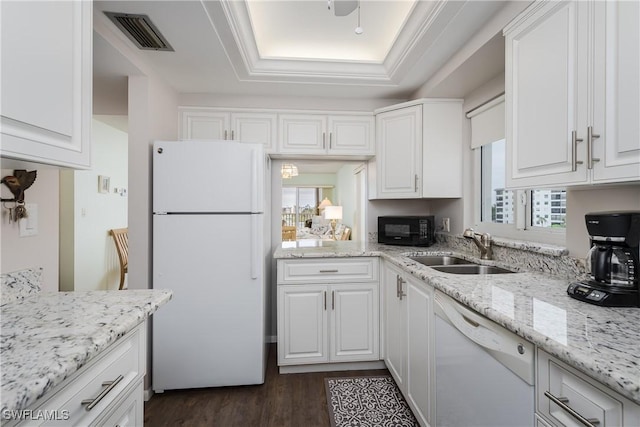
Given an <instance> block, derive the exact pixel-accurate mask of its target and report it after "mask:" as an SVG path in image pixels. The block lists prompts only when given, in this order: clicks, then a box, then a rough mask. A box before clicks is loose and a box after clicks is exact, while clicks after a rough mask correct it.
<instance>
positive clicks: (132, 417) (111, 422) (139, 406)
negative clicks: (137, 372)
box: [96, 379, 144, 427]
mask: <svg viewBox="0 0 640 427" xmlns="http://www.w3.org/2000/svg"><path fill="white" fill-rule="evenodd" d="M96 425H99V426H105V427H111V426H117V427H139V426H142V425H144V389H143V384H142V379H140V381H138V385H137V386H136V388H134V389H133V390H131V391H130V392H129V394H128V395H127V396H126V397H125V398H124V399H123V400H122V401H121V402H119V403H118V405H117V407H116V408H115V409H114V410H113V412H112V413H111V414H109V415H108V416H107V418H105V419H104V420H100V421H98V423H96Z"/></svg>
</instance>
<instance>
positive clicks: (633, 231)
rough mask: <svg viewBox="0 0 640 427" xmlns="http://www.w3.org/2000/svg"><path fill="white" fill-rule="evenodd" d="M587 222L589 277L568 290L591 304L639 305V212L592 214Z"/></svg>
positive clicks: (586, 216) (613, 305) (586, 218)
mask: <svg viewBox="0 0 640 427" xmlns="http://www.w3.org/2000/svg"><path fill="white" fill-rule="evenodd" d="M585 221H586V225H587V231H588V232H589V236H590V239H591V249H590V250H589V253H588V255H587V268H588V269H589V276H590V280H587V281H581V282H577V283H572V284H571V285H569V288H568V289H567V293H568V294H569V295H570V296H571V297H573V298H576V299H579V300H582V301H586V302H589V303H592V304H598V305H603V306H610V307H640V284H639V280H638V273H639V271H638V270H639V269H640V260H639V258H640V249H639V246H640V212H601V213H590V214H587V215H585Z"/></svg>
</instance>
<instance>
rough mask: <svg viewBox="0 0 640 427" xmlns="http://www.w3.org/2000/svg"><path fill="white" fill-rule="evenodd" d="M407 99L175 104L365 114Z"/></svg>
mask: <svg viewBox="0 0 640 427" xmlns="http://www.w3.org/2000/svg"><path fill="white" fill-rule="evenodd" d="M404 101H406V99H361V98H310V97H291V96H278V97H272V96H246V95H224V94H215V95H214V94H204V93H181V94H180V95H179V99H178V102H179V103H180V105H181V106H189V107H221V108H222V107H228V108H268V109H295V110H331V111H365V112H372V111H373V110H375V109H376V108H381V107H386V106H388V105H393V104H398V103H401V102H404Z"/></svg>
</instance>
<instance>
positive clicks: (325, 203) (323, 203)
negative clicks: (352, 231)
mask: <svg viewBox="0 0 640 427" xmlns="http://www.w3.org/2000/svg"><path fill="white" fill-rule="evenodd" d="M327 206H333V203H331V200H329V199H328V198H326V197H325V198H324V199H322V201H321V202H320V204H319V205H318V209H324V208H326V207H327Z"/></svg>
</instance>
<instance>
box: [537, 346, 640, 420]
mask: <svg viewBox="0 0 640 427" xmlns="http://www.w3.org/2000/svg"><path fill="white" fill-rule="evenodd" d="M537 367H538V369H537V378H536V395H537V396H536V397H537V406H536V412H537V418H538V423H539V425H542V426H546V425H547V424H548V425H550V426H558V427H563V426H567V427H573V426H576V427H578V426H585V425H586V426H589V425H593V426H598V427H613V426H616V427H631V426H639V425H640V405H637V404H636V403H634V402H632V401H630V400H629V399H626V398H625V397H623V396H621V395H619V394H618V393H616V392H614V391H613V390H610V389H608V388H607V387H605V386H603V385H602V384H599V383H598V382H597V381H594V380H592V379H591V378H588V377H587V376H586V375H584V374H582V373H580V372H578V371H577V370H575V369H573V368H572V367H570V366H568V365H567V364H565V363H563V362H562V361H560V360H558V359H556V358H555V357H553V356H551V355H550V354H548V353H546V352H544V351H542V350H540V349H538V365H537ZM540 419H542V420H543V421H544V422H546V423H547V424H544V423H542V422H541V421H540Z"/></svg>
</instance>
